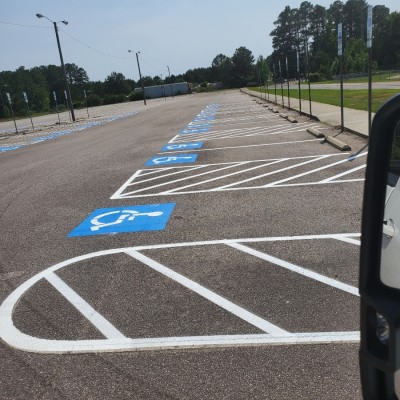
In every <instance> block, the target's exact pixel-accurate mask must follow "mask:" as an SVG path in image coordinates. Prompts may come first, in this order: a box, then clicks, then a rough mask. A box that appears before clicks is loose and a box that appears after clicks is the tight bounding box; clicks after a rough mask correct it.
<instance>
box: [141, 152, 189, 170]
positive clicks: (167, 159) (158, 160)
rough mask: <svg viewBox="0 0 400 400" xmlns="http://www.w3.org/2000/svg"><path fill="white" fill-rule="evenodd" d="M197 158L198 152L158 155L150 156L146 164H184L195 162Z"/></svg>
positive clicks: (148, 165)
mask: <svg viewBox="0 0 400 400" xmlns="http://www.w3.org/2000/svg"><path fill="white" fill-rule="evenodd" d="M196 159H197V154H179V156H161V157H160V156H157V157H153V158H150V160H148V161H147V162H146V164H144V165H145V166H146V167H154V166H158V165H169V164H184V163H193V162H195V161H196Z"/></svg>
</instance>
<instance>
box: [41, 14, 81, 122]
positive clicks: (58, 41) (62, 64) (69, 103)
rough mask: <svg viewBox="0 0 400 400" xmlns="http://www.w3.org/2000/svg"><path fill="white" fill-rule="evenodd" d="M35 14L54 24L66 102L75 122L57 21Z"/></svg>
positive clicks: (65, 23) (66, 23)
mask: <svg viewBox="0 0 400 400" xmlns="http://www.w3.org/2000/svg"><path fill="white" fill-rule="evenodd" d="M36 16H37V17H38V18H46V19H47V20H49V21H50V22H51V23H52V24H53V25H54V31H55V33H56V39H57V46H58V53H59V54H60V61H61V69H62V72H63V77H64V83H65V86H66V88H67V103H68V108H69V110H70V112H71V117H72V121H74V122H75V113H74V107H73V105H72V100H71V91H70V90H69V84H68V79H67V72H66V70H65V65H64V59H63V55H62V51H61V45H60V38H59V37H58V27H57V22H55V21H52V20H51V19H49V18H47V17H46V16H45V15H42V14H36ZM58 22H62V23H63V24H64V25H68V22H67V21H58Z"/></svg>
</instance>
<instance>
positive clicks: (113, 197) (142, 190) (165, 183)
mask: <svg viewBox="0 0 400 400" xmlns="http://www.w3.org/2000/svg"><path fill="white" fill-rule="evenodd" d="M249 162H250V161H247V162H239V163H235V164H231V165H228V166H225V167H222V168H217V169H214V170H212V171H207V172H202V173H201V174H197V175H190V176H187V177H185V178H180V179H175V180H174V181H168V182H163V183H159V184H157V185H153V186H150V187H146V188H142V189H138V190H135V191H133V192H130V193H124V194H123V195H122V196H123V197H127V196H129V195H131V194H136V193H140V192H144V191H146V190H151V189H154V188H157V187H161V186H165V185H170V184H171V183H177V182H182V181H186V180H189V179H194V178H198V177H199V176H204V175H209V174H215V173H217V172H220V171H223V170H225V169H230V168H236V167H238V166H240V165H244V164H248V163H249ZM199 168H200V166H199ZM117 192H119V190H118V191H117ZM117 192H116V193H114V194H113V195H112V196H111V197H110V199H116V198H120V197H118V196H121V194H119V195H117Z"/></svg>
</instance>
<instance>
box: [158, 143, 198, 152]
mask: <svg viewBox="0 0 400 400" xmlns="http://www.w3.org/2000/svg"><path fill="white" fill-rule="evenodd" d="M203 143H204V142H189V143H171V144H167V145H166V146H164V147H163V148H162V149H161V151H173V150H192V149H201V148H202V147H203Z"/></svg>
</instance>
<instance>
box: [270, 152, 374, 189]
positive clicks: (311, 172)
mask: <svg viewBox="0 0 400 400" xmlns="http://www.w3.org/2000/svg"><path fill="white" fill-rule="evenodd" d="M365 154H367V153H362V154H360V156H361V155H365ZM346 162H348V159H347V158H346V159H345V160H340V161H337V162H335V163H332V164H329V165H324V166H323V167H319V168H316V169H313V170H311V171H307V172H303V173H302V174H298V175H295V176H291V177H289V178H285V179H281V180H279V181H276V182H272V183H268V184H267V185H264V186H263V187H273V186H278V185H280V184H281V183H284V182H288V181H292V180H293V179H297V178H301V177H303V176H306V175H310V174H314V173H315V172H318V171H322V170H324V169H327V168H332V167H334V166H336V165H339V164H343V163H346ZM319 183H321V184H322V183H324V182H322V181H320V182H319Z"/></svg>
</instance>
